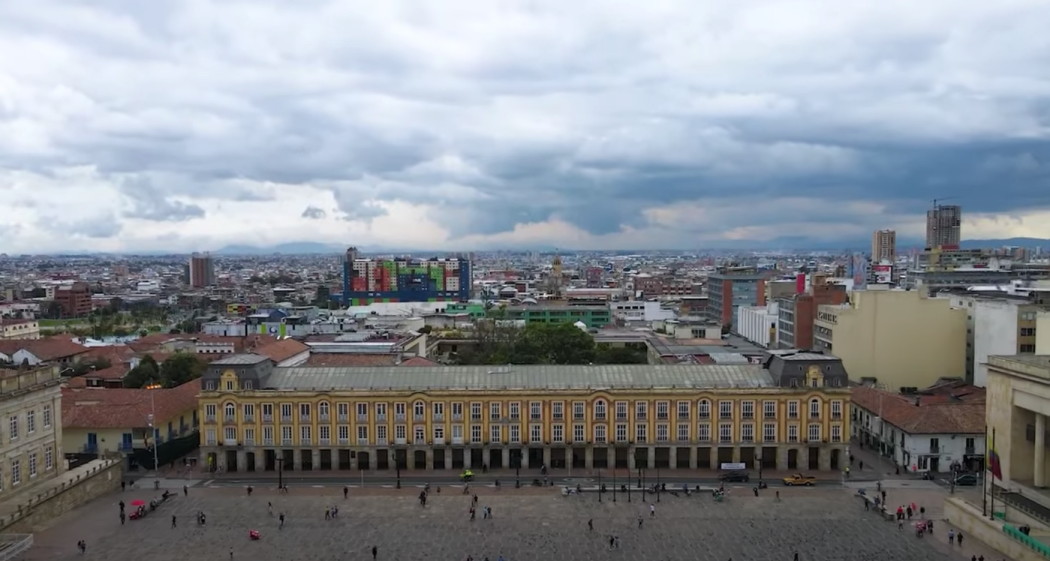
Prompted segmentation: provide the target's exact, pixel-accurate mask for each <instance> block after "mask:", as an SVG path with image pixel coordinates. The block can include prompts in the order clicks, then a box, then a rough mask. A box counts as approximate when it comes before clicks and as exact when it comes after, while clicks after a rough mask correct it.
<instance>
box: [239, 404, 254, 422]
mask: <svg viewBox="0 0 1050 561" xmlns="http://www.w3.org/2000/svg"><path fill="white" fill-rule="evenodd" d="M241 409H242V411H243V413H244V420H245V421H248V422H251V421H252V420H254V419H255V404H254V403H245V404H244V405H242V406H241Z"/></svg>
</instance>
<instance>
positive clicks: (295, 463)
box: [285, 450, 310, 471]
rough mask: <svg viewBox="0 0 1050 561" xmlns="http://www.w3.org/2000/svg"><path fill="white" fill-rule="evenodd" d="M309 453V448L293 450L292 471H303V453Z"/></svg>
mask: <svg viewBox="0 0 1050 561" xmlns="http://www.w3.org/2000/svg"><path fill="white" fill-rule="evenodd" d="M309 453H310V451H309V450H295V451H293V452H292V471H303V454H309ZM285 467H288V466H285Z"/></svg>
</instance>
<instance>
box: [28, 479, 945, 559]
mask: <svg viewBox="0 0 1050 561" xmlns="http://www.w3.org/2000/svg"><path fill="white" fill-rule="evenodd" d="M774 491H775V490H774V489H770V490H768V491H765V492H764V494H763V496H761V497H758V498H755V497H754V496H753V495H752V494H751V493H750V491H749V490H748V489H744V488H735V489H733V490H732V492H731V496H730V498H729V499H728V500H727V501H726V502H724V503H716V502H715V501H714V500H713V499H712V497H711V495H710V494H707V493H704V494H701V495H694V496H691V497H674V496H672V495H670V494H669V493H665V494H663V495H662V497H661V501H660V502H658V503H655V502H652V501H653V500H655V499H654V498H653V497H652V495H651V494H649V495H647V496H646V501H645V502H643V501H641V496H640V494H639V493H635V492H632V494H631V500H632V502H630V503H628V502H627V497H626V496H625V495H623V494H621V493H618V494H617V501H616V502H615V503H614V502H613V501H612V495H611V494H610V493H607V494H605V495H604V496H603V501H602V502H601V503H599V502H598V501H597V495H596V494H590V495H587V494H584V495H583V496H567V497H563V496H561V494H560V493H558V492H557V491H556V490H554V489H531V488H530V489H520V490H511V489H507V490H503V491H496V490H494V489H492V488H478V489H473V488H472V489H471V492H472V493H473V492H477V493H478V507H479V508H478V514H477V519H476V520H474V521H471V520H470V519H469V514H468V509H469V506H470V501H471V499H470V496H469V495H464V494H462V490H461V489H458V488H453V487H448V488H444V489H442V491H441V492H440V493H437V492H432V493H431V495H430V499H429V501H428V502H427V506H426V507H425V508H424V507H422V506H420V504H419V501H418V494H419V492H420V489H417V488H407V489H402V490H394V489H364V490H362V489H357V488H353V489H351V490H350V493H351V494H350V497H349V499H344V498H343V495H342V491H341V489H339V488H335V487H332V488H324V489H316V488H293V489H292V490H291V492H290V493H289V494H288V495H280V494H277V493H276V492H275V491H273V490H270V489H259V490H257V491H255V492H254V493H253V494H252V496H251V497H249V496H247V493H246V492H245V491H244V490H243V489H229V488H226V489H207V488H190V491H189V496H188V497H184V496H181V495H180V496H179V497H178V498H176V499H174V501H169V503H168V504H165V505H164V506H162V507H161V508H160V509H159V510H158V511H156V512H155V513H151V514H150V515H149V516H147V517H146V518H145V519H143V520H137V521H130V520H129V521H128V522H127V523H126V524H125V525H124V526H123V527H122V526H121V525H120V521H119V517H118V512H119V509H118V507H117V503H118V501H120V500H124V501H125V502H128V503H130V501H131V500H134V499H144V500H148V499H149V498H150V494H151V493H152V492H135V491H128V492H125V493H115V494H112V495H109V496H107V497H104V498H102V499H99V500H98V501H95V502H94V503H92V504H89V505H86V506H84V507H82V508H81V509H78V510H76V511H73V512H71V513H69V514H68V515H66V516H65V517H64V518H63V519H61V520H60V521H58V522H57V523H56V525H55V526H53V527H52V528H50V529H48V530H46V531H43V532H40V533H38V534H37V536H36V545H35V546H34V548H33V549H32V550H30V551H29V552H27V553H26V554H24V555H23V556H22V557H20V559H21V560H22V561H38V560H39V561H43V560H45V559H46V560H49V561H62V560H66V559H69V560H72V559H85V558H99V559H102V558H105V559H106V560H107V561H125V560H127V561H132V560H138V559H150V560H151V561H167V560H172V561H175V560H184V559H194V560H197V559H200V560H205V559H220V560H225V559H228V558H229V551H230V549H231V548H232V549H233V552H234V559H237V560H240V559H252V560H255V561H270V560H273V561H297V560H304V561H306V560H309V561H328V560H332V561H335V560H351V559H361V560H368V559H371V548H372V546H376V547H378V550H379V555H378V559H379V560H380V561H387V560H389V561H409V560H415V559H434V560H442V561H445V560H448V561H462V560H464V559H466V558H467V556H468V555H470V556H473V558H474V559H475V560H476V561H484V559H485V558H486V557H488V558H489V559H490V561H496V560H497V559H498V558H499V556H500V555H503V556H504V558H505V559H506V561H526V560H540V559H543V560H552V559H573V560H583V561H585V560H592V559H593V560H597V559H609V558H614V559H615V558H620V559H624V560H642V559H645V560H647V561H654V560H660V561H662V560H684V559H713V560H719V559H721V560H726V559H730V558H732V559H734V560H736V561H744V560H746V561H762V560H770V561H772V560H778V561H783V560H790V559H791V558H792V554H793V553H794V552H795V551H798V552H799V555H800V559H802V560H803V561H832V560H835V561H838V560H843V561H844V560H847V559H848V560H850V561H856V560H863V559H872V560H875V559H877V560H879V561H895V560H900V561H904V560H909V561H911V560H914V559H923V560H929V561H941V560H947V559H951V558H956V559H957V558H958V557H956V556H949V554H948V553H946V552H945V551H944V548H943V547H941V546H940V545H939V543H938V542H936V540H933V539H929V538H924V539H919V538H917V537H915V535H914V532H910V531H904V532H900V531H898V530H897V526H896V524H892V523H889V522H884V521H882V520H880V519H878V518H877V517H876V516H874V514H873V513H870V512H865V511H864V510H863V509H862V508H861V507H860V503H859V501H857V500H856V499H854V498H853V497H852V496H851V492H850V491H848V490H844V489H838V488H836V489H782V490H780V491H781V497H782V500H781V501H780V502H777V501H776V500H775V499H774ZM267 502H272V503H273V505H274V514H273V517H271V516H269V515H268V513H267ZM650 503H652V504H655V506H656V517H655V519H650V518H649V504H650ZM332 505H335V506H338V507H339V516H338V518H336V519H333V520H325V516H324V515H325V509H326V508H328V507H330V506H332ZM485 506H488V507H490V508H491V509H492V513H493V518H492V519H490V520H485V519H483V518H482V516H481V508H482V507H485ZM129 511H130V507H129ZM197 511H203V512H205V513H206V515H207V526H206V527H198V526H197V525H196V522H195V516H194V515H195V513H196V512H197ZM280 512H283V513H284V514H285V516H286V523H285V527H284V529H283V530H278V513H280ZM172 515H175V516H177V517H178V528H174V529H173V528H171V517H172ZM639 517H642V518H643V525H642V527H641V528H639V527H638V519H639ZM592 519H593V521H594V531H593V532H590V531H588V529H587V521H588V520H592ZM249 529H257V530H259V531H260V532H261V533H262V539H261V540H260V541H250V540H249V539H248V530H249ZM939 531H940V532H941V533H944V532H947V526H946V525H942V526H941V527H940V528H939ZM610 535H615V536H618V537H619V539H620V548H619V550H615V551H609V544H608V538H609V536H610ZM80 539H84V540H86V541H87V545H88V549H87V554H86V555H81V554H80V553H79V552H78V551H77V550H76V542H77V541H78V540H80Z"/></svg>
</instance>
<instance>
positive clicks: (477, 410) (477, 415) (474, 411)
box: [470, 402, 481, 421]
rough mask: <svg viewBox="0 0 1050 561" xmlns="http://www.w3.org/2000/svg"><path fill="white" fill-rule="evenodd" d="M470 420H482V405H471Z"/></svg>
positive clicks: (475, 403)
mask: <svg viewBox="0 0 1050 561" xmlns="http://www.w3.org/2000/svg"><path fill="white" fill-rule="evenodd" d="M470 420H471V421H480V420H481V404H480V403H478V402H474V403H471V404H470Z"/></svg>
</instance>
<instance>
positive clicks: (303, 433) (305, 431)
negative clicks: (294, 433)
mask: <svg viewBox="0 0 1050 561" xmlns="http://www.w3.org/2000/svg"><path fill="white" fill-rule="evenodd" d="M310 429H311V427H299V443H300V444H310V440H311V437H312V434H311V432H310Z"/></svg>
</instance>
